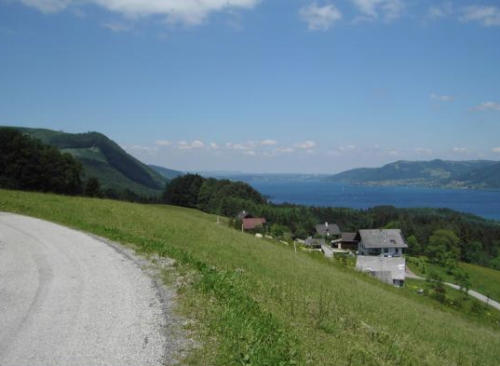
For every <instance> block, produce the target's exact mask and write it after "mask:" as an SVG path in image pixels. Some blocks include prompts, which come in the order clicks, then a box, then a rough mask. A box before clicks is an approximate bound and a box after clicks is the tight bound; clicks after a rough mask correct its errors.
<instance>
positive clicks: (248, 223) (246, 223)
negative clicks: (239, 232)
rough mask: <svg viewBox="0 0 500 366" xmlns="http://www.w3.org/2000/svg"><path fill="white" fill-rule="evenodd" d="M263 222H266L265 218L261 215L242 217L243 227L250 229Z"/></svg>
mask: <svg viewBox="0 0 500 366" xmlns="http://www.w3.org/2000/svg"><path fill="white" fill-rule="evenodd" d="M265 223H266V219H265V218H263V217H255V218H248V219H243V229H245V230H252V229H255V228H256V227H258V226H262V225H264V224H265Z"/></svg>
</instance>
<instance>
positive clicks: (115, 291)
mask: <svg viewBox="0 0 500 366" xmlns="http://www.w3.org/2000/svg"><path fill="white" fill-rule="evenodd" d="M163 309H164V307H163V306H162V303H161V300H160V298H159V292H158V290H157V288H156V287H155V285H154V283H153V280H152V279H151V277H149V276H148V275H146V274H145V273H144V272H143V271H142V270H141V269H140V268H139V267H138V265H137V264H136V263H134V262H133V261H131V260H130V259H129V258H127V257H126V256H125V255H123V254H121V253H119V252H118V251H117V250H115V249H114V248H113V247H111V246H109V245H107V244H106V243H104V242H103V241H101V240H99V239H96V238H94V237H91V236H89V235H87V234H84V233H82V232H79V231H75V230H71V229H68V228H65V227H62V226H59V225H55V224H52V223H49V222H45V221H42V220H38V219H34V218H29V217H25V216H19V215H13V214H7V213H0V365H1V366H24V365H26V366H38V365H40V366H49V365H50V366H58V365H65V366H73V365H75V366H79V365H82V366H90V365H106V366H112V365H119V366H124V365H148V366H149V365H153V366H154V365H162V364H164V363H165V362H166V360H165V357H166V356H165V342H166V339H165V338H166V337H165V335H164V334H165V329H164V327H165V321H166V320H165V316H164V313H163Z"/></svg>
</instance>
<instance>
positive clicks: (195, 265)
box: [0, 190, 500, 365]
mask: <svg viewBox="0 0 500 366" xmlns="http://www.w3.org/2000/svg"><path fill="white" fill-rule="evenodd" d="M0 210H4V211H13V212H18V213H23V214H27V215H32V216H36V217H42V218H45V219H48V220H52V221H55V222H59V223H62V224H64V225H67V226H70V227H75V228H78V229H81V230H85V231H89V232H92V233H95V234H98V235H101V236H104V237H107V238H110V239H112V240H116V241H120V242H122V243H131V245H133V246H134V247H135V248H137V249H138V250H139V251H141V252H143V253H158V254H160V255H165V256H169V257H172V258H174V259H175V260H176V261H177V264H178V265H177V272H176V273H172V274H170V276H174V278H175V282H176V283H177V284H178V285H179V300H180V310H181V311H183V312H184V313H186V314H187V315H188V316H189V317H191V318H193V319H194V322H192V323H191V324H190V325H189V327H190V328H191V329H192V330H193V331H194V332H196V334H198V336H199V340H200V342H201V344H202V345H203V347H201V348H200V349H198V350H197V351H196V352H195V354H193V355H192V357H191V358H190V359H189V360H186V363H188V364H192V365H207V364H209V365H210V364H212V365H235V364H241V365H244V364H252V365H293V364H300V365H302V364H310V365H344V364H345V365H347V364H350V365H362V364H369V365H389V364H399V365H400V364H414V365H417V364H418V365H426V364H427V365H458V364H461V365H467V364H480V365H496V364H497V363H498V359H500V326H499V324H498V317H496V316H495V314H491V315H485V316H491V319H492V320H491V321H488V319H476V318H473V317H470V316H467V315H465V314H462V313H460V312H458V311H455V310H453V309H449V308H446V307H444V306H442V305H439V304H437V303H436V302H433V301H431V300H430V299H427V298H425V297H419V296H418V295H417V294H415V293H413V292H412V291H410V290H409V289H396V288H392V287H390V286H386V285H384V284H382V283H379V282H377V281H376V280H373V279H371V278H369V277H366V276H364V275H362V274H358V273H354V272H353V271H352V270H350V269H347V268H344V267H341V266H337V265H334V264H332V262H330V261H328V260H326V259H324V258H322V257H321V256H314V255H308V254H305V253H301V252H300V251H299V253H297V254H295V253H294V251H293V249H292V248H290V247H287V246H284V245H281V244H279V243H275V242H270V241H263V240H258V239H256V238H254V237H252V236H250V235H248V234H244V233H240V232H238V231H236V230H233V229H231V228H229V227H228V226H227V225H225V224H219V225H218V224H217V223H216V222H217V220H216V217H215V216H213V215H209V214H205V213H202V212H199V211H196V210H192V209H186V208H179V207H172V206H164V205H140V204H131V203H125V202H117V201H109V200H99V199H88V198H74V197H73V198H70V197H63V196H57V195H50V194H35V193H22V192H15V191H5V190H1V191H0ZM165 277H166V278H167V277H169V276H168V274H167V273H166V274H165Z"/></svg>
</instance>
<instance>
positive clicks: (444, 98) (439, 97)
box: [430, 93, 455, 102]
mask: <svg viewBox="0 0 500 366" xmlns="http://www.w3.org/2000/svg"><path fill="white" fill-rule="evenodd" d="M430 97H431V99H432V100H437V101H439V102H453V101H454V100H455V98H454V97H453V96H451V95H438V94H435V93H432V94H431V95H430Z"/></svg>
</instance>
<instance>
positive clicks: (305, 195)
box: [248, 180, 500, 220]
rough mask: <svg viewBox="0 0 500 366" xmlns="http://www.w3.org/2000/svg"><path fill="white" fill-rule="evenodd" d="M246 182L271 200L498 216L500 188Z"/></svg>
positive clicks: (493, 217)
mask: <svg viewBox="0 0 500 366" xmlns="http://www.w3.org/2000/svg"><path fill="white" fill-rule="evenodd" d="M248 183H249V184H251V185H252V186H253V187H254V188H255V189H257V190H258V191H259V192H261V193H262V194H263V195H265V196H267V197H268V198H269V199H270V200H271V201H272V202H274V203H284V202H288V203H296V204H301V205H308V206H332V207H351V208H370V207H374V206H380V205H392V206H395V207H435V208H450V209H452V210H456V211H461V212H468V213H472V214H475V215H478V216H482V217H485V218H489V219H497V220H500V191H486V190H485V191H482V190H465V189H464V190H461V189H439V188H420V187H368V186H357V185H356V186H354V185H345V184H339V183H331V182H324V181H301V182H294V181H289V180H284V181H279V180H278V181H276V180H275V181H268V182H266V181H258V180H249V181H248Z"/></svg>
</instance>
